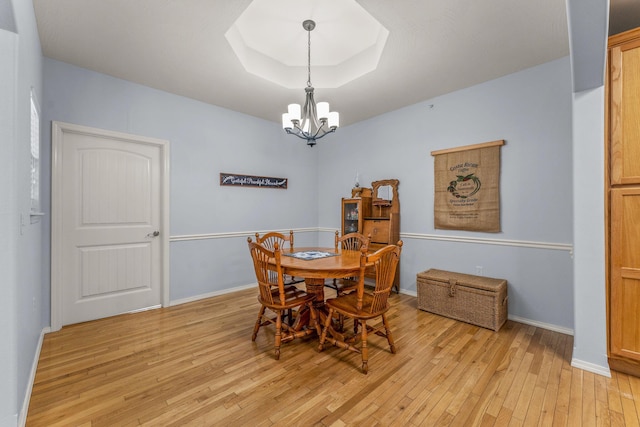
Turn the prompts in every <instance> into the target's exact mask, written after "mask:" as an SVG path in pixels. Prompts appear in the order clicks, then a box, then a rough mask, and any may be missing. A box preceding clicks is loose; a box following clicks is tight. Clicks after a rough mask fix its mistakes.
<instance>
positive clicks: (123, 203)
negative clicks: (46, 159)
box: [51, 123, 168, 330]
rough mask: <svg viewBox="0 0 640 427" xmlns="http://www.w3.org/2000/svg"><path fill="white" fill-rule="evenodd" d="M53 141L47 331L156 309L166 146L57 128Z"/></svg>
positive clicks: (164, 281) (160, 289) (163, 242)
mask: <svg viewBox="0 0 640 427" xmlns="http://www.w3.org/2000/svg"><path fill="white" fill-rule="evenodd" d="M53 140H54V141H53V143H54V150H53V151H54V156H53V159H54V162H53V171H52V172H53V173H52V175H53V179H52V186H53V191H52V310H51V312H52V328H53V329H54V330H55V329H59V327H61V326H63V325H68V324H72V323H78V322H84V321H88V320H94V319H99V318H103V317H108V316H113V315H116V314H120V313H126V312H130V311H136V310H143V309H148V308H153V307H158V306H160V305H161V304H162V303H163V302H165V299H168V296H167V298H163V297H164V296H165V294H166V293H165V286H166V285H168V277H167V275H166V274H165V273H166V270H167V269H166V268H165V264H167V263H166V262H165V254H166V253H167V250H166V247H167V245H168V239H167V237H168V236H166V234H167V231H168V226H167V225H168V221H167V219H168V218H167V217H168V209H167V208H166V207H167V204H166V200H167V199H168V197H167V192H168V185H167V182H168V179H167V178H168V176H167V175H168V163H167V162H168V143H167V142H166V141H158V140H152V139H149V138H143V137H139V136H135V135H127V134H121V133H115V132H108V131H103V130H99V129H91V128H86V127H80V126H75V125H69V124H63V123H54V130H53ZM53 273H55V274H53ZM54 282H55V283H54Z"/></svg>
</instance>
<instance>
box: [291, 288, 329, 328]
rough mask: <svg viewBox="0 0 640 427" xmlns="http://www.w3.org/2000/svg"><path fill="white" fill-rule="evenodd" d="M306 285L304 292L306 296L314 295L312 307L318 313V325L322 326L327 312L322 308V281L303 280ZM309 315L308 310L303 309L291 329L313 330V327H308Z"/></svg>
mask: <svg viewBox="0 0 640 427" xmlns="http://www.w3.org/2000/svg"><path fill="white" fill-rule="evenodd" d="M304 283H305V285H306V291H307V293H308V294H313V295H315V300H314V302H313V306H314V307H315V309H316V310H317V312H318V321H319V322H320V325H323V324H324V320H325V319H326V318H327V310H326V308H325V306H324V279H309V278H307V279H304ZM310 321H311V313H310V311H309V308H307V307H303V308H302V309H301V310H300V312H299V313H298V316H297V317H296V322H295V323H294V324H293V329H295V330H296V331H300V330H301V329H302V328H303V327H305V326H306V327H307V328H310V329H314V328H315V325H310V324H309V323H310Z"/></svg>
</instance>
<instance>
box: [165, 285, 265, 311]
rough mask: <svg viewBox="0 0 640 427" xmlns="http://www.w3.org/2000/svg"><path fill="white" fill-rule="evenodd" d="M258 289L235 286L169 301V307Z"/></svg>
mask: <svg viewBox="0 0 640 427" xmlns="http://www.w3.org/2000/svg"><path fill="white" fill-rule="evenodd" d="M251 288H256V289H257V288H258V284H257V283H250V284H248V285H242V286H236V287H235V288H228V289H222V290H219V291H213V292H208V293H206V294H200V295H195V296H192V297H188V298H182V299H178V300H174V301H171V302H170V303H169V306H170V307H172V306H174V305H180V304H186V303H188V302H194V301H198V300H201V299H205V298H211V297H217V296H219V295H225V294H229V293H231V292H237V291H244V290H245V289H251Z"/></svg>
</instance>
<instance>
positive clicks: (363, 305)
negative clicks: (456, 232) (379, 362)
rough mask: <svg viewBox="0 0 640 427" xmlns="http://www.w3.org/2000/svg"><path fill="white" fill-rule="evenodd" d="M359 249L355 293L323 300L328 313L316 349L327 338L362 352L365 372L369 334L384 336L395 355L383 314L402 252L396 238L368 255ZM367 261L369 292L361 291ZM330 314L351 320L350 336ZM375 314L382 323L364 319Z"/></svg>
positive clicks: (371, 317) (374, 316)
mask: <svg viewBox="0 0 640 427" xmlns="http://www.w3.org/2000/svg"><path fill="white" fill-rule="evenodd" d="M361 251H362V254H361V258H360V277H359V281H358V287H357V290H356V292H352V293H350V294H347V295H342V296H339V297H337V298H332V299H328V300H327V301H326V303H325V305H326V307H327V308H328V309H329V313H328V314H327V317H326V321H325V323H324V327H323V329H322V335H320V343H319V345H318V350H319V351H322V350H323V349H324V343H325V342H326V341H328V342H330V343H331V344H333V345H335V346H337V347H340V348H344V349H348V350H351V351H355V352H356V353H360V354H361V355H362V372H363V373H365V374H366V373H367V372H368V371H369V366H368V362H369V349H368V347H367V339H368V337H369V335H371V334H377V335H380V336H383V337H386V338H387V342H388V343H389V349H390V350H391V353H394V354H395V352H396V347H395V344H394V342H393V337H392V335H391V329H390V328H389V322H388V320H387V315H386V313H387V310H389V301H388V299H389V294H390V292H391V287H392V286H393V279H394V277H395V272H396V268H397V267H398V262H399V261H400V253H401V252H402V240H400V241H398V244H397V245H388V246H385V247H383V248H382V249H380V250H378V251H376V252H374V253H372V254H367V253H366V251H364V250H362V249H361ZM371 264H373V265H374V266H375V271H376V287H375V289H374V291H373V293H368V292H365V291H364V274H365V269H366V267H367V266H368V265H371ZM334 313H338V314H339V315H341V316H344V317H350V318H352V319H353V320H354V331H353V335H352V336H348V335H347V334H346V333H344V332H342V331H336V330H335V329H334V328H333V324H334V321H333V315H334ZM378 317H380V318H381V320H382V322H381V323H379V324H378V325H377V326H375V327H373V326H371V325H369V324H367V321H369V320H373V319H375V318H378ZM358 330H359V331H360V332H359V334H358ZM358 343H360V345H359V346H357V344H358Z"/></svg>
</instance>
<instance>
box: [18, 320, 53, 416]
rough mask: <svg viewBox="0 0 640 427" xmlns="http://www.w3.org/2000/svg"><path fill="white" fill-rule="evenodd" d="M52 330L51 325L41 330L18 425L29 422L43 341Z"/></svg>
mask: <svg viewBox="0 0 640 427" xmlns="http://www.w3.org/2000/svg"><path fill="white" fill-rule="evenodd" d="M49 332H51V328H50V327H49V326H47V327H45V328H43V329H42V331H40V338H39V339H38V345H37V346H36V351H35V354H34V355H33V362H31V372H30V373H29V381H28V382H27V389H26V390H25V392H24V399H23V400H22V409H21V410H20V417H19V418H18V426H20V427H24V426H25V425H26V423H27V413H28V411H29V402H31V391H32V390H33V382H34V381H35V380H36V371H37V370H38V360H40V351H41V350H42V342H43V341H44V335H45V334H48V333H49Z"/></svg>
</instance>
